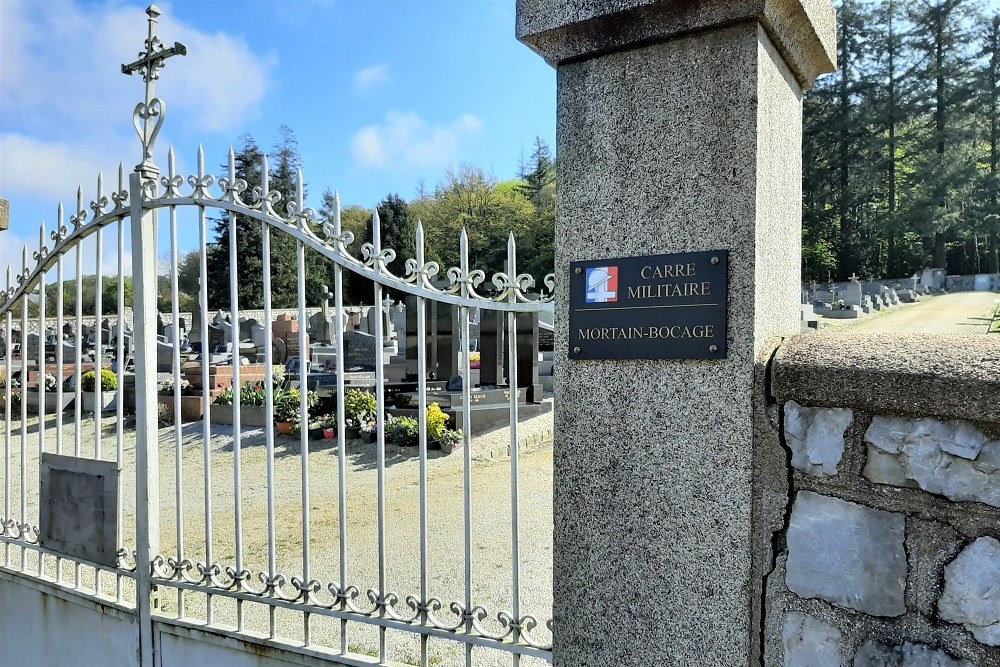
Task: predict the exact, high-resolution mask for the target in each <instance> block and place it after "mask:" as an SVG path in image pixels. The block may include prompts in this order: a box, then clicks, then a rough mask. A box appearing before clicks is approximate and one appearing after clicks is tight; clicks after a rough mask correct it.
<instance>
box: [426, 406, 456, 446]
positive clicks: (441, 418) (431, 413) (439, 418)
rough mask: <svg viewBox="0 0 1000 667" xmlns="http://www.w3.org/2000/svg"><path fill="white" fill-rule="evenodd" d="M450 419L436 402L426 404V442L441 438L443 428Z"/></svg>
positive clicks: (444, 428)
mask: <svg viewBox="0 0 1000 667" xmlns="http://www.w3.org/2000/svg"><path fill="white" fill-rule="evenodd" d="M449 419H451V417H449V416H448V415H446V414H445V413H444V411H443V410H441V406H440V405H438V404H437V403H431V404H430V405H428V406H427V440H428V442H436V441H438V440H440V439H441V436H442V435H444V432H445V430H446V429H447V428H448V427H447V424H448V420H449Z"/></svg>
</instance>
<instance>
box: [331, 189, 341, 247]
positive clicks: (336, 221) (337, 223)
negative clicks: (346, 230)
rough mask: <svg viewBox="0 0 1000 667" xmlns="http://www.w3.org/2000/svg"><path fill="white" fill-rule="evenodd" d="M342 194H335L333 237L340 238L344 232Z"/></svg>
mask: <svg viewBox="0 0 1000 667" xmlns="http://www.w3.org/2000/svg"><path fill="white" fill-rule="evenodd" d="M340 224H341V223H340V193H339V192H334V193H333V235H334V236H340V235H341V234H342V233H343V232H342V231H341V229H340Z"/></svg>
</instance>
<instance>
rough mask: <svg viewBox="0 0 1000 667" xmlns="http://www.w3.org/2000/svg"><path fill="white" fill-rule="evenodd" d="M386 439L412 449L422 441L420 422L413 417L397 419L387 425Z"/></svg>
mask: <svg viewBox="0 0 1000 667" xmlns="http://www.w3.org/2000/svg"><path fill="white" fill-rule="evenodd" d="M385 439H386V440H387V441H388V442H391V443H393V444H395V445H399V446H400V447H412V446H414V445H416V444H418V443H419V441H420V422H418V421H417V420H416V419H414V418H413V417H405V416H404V417H396V418H395V419H393V420H392V421H391V422H387V423H386V425H385Z"/></svg>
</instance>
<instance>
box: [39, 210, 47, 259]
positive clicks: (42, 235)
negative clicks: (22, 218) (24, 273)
mask: <svg viewBox="0 0 1000 667" xmlns="http://www.w3.org/2000/svg"><path fill="white" fill-rule="evenodd" d="M44 247H45V221H44V220H43V221H42V224H41V226H39V228H38V256H39V259H38V263H39V264H41V263H42V256H41V255H42V249H43V248H44Z"/></svg>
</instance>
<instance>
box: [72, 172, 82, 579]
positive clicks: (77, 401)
mask: <svg viewBox="0 0 1000 667" xmlns="http://www.w3.org/2000/svg"><path fill="white" fill-rule="evenodd" d="M71 219H72V220H73V223H74V226H77V225H81V224H83V220H84V219H85V213H84V210H83V189H82V188H77V190H76V217H74V218H71ZM74 271H75V272H76V304H75V306H76V308H75V309H74V310H75V317H76V321H75V322H74V324H73V348H74V349H73V352H74V364H73V424H74V425H76V428H74V429H73V456H76V457H79V456H81V454H82V436H83V432H82V430H81V429H80V427H79V424H80V421H81V419H82V415H83V411H82V410H83V397H82V395H81V393H80V376H81V375H83V239H82V238H81V239H78V240H77V242H76V266H75V267H74ZM73 586H74V587H76V588H79V587H80V563H79V562H74V563H73Z"/></svg>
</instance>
